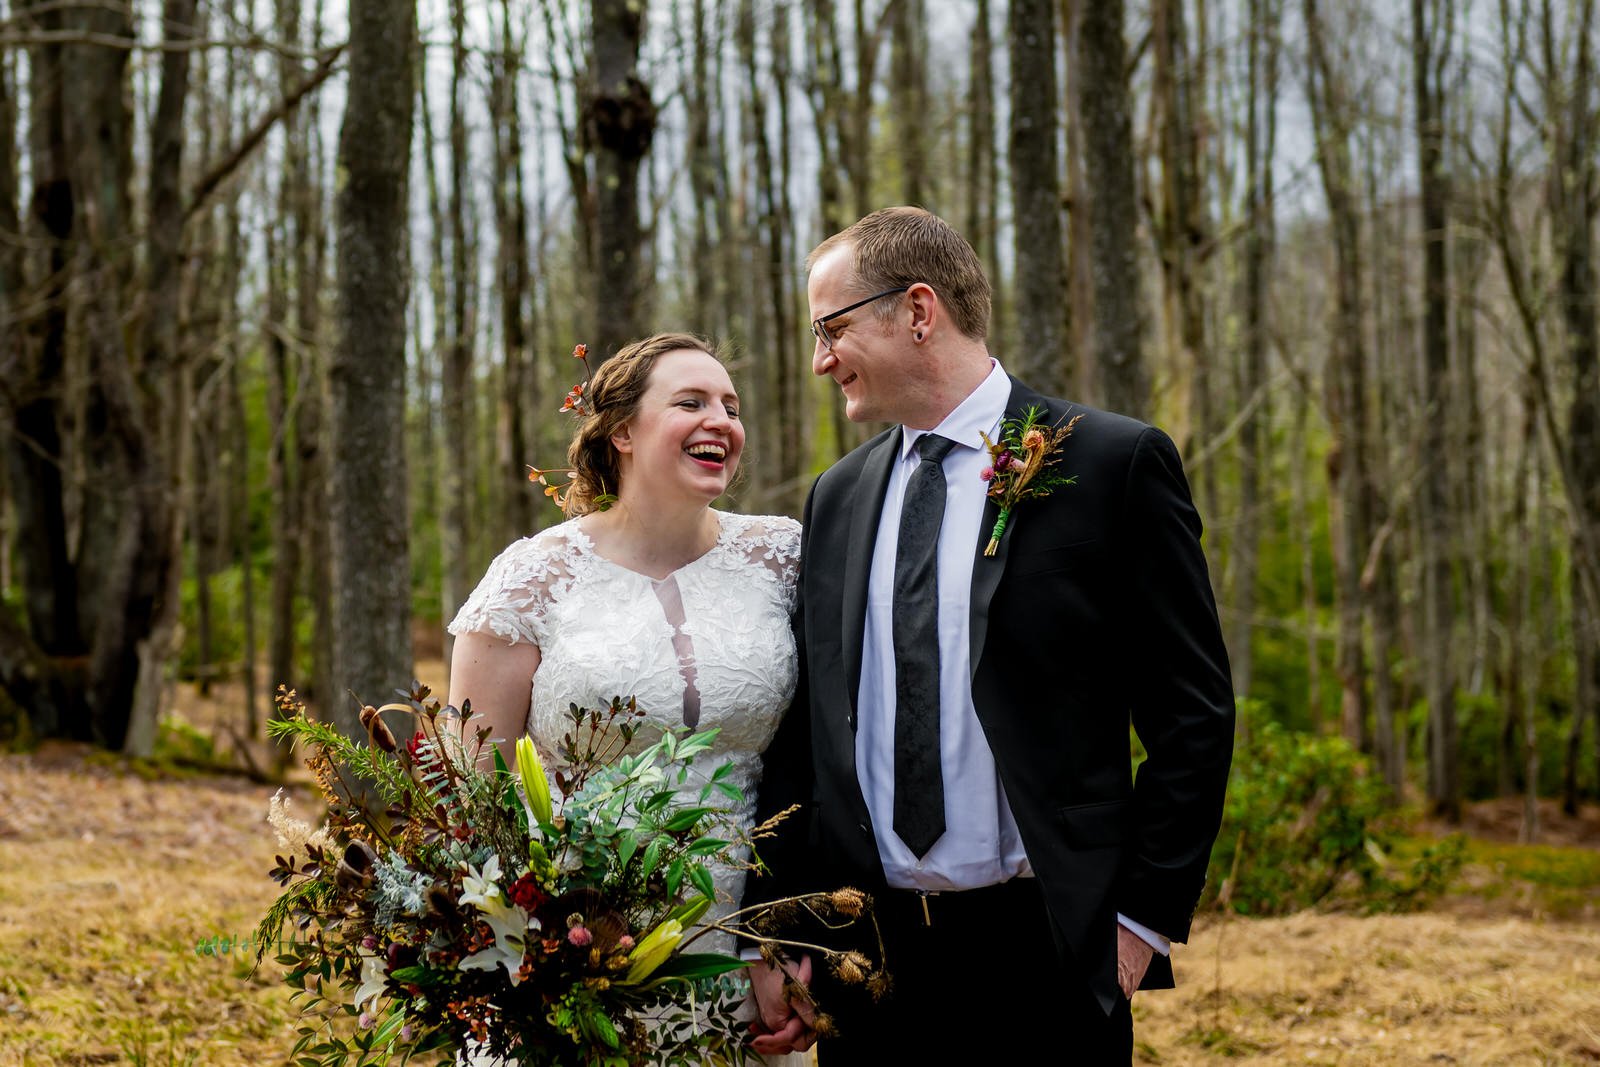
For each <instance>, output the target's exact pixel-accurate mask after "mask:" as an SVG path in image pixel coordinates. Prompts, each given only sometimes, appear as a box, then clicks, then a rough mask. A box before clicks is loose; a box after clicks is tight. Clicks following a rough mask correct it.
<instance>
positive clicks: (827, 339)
mask: <svg viewBox="0 0 1600 1067" xmlns="http://www.w3.org/2000/svg"><path fill="white" fill-rule="evenodd" d="M910 288H911V286H909V285H902V286H899V287H897V288H894V289H885V290H884V291H883V292H881V293H874V294H873V295H871V296H869V297H867V298H866V299H865V300H857V301H856V302H855V303H854V304H851V305H850V306H849V307H842V308H840V309H839V310H838V311H830V312H828V313H827V314H826V315H824V316H822V317H821V318H819V319H812V320H811V336H813V337H815V338H816V339H817V340H818V341H821V342H822V347H823V348H824V349H826V350H827V351H829V352H832V351H833V334H832V333H830V332H829V330H828V320H829V319H836V318H838V317H839V316H840V315H848V314H849V313H850V312H852V311H854V310H856V308H860V307H866V306H867V305H868V304H870V303H872V302H873V301H874V300H882V299H883V298H884V297H886V296H893V295H895V294H896V293H904V292H906V291H908V290H909V289H910Z"/></svg>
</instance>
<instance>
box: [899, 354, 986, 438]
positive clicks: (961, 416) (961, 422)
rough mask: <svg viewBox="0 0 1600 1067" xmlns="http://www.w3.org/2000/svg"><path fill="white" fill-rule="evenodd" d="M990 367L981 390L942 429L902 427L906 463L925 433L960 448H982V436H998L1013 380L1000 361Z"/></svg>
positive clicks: (936, 427) (972, 393)
mask: <svg viewBox="0 0 1600 1067" xmlns="http://www.w3.org/2000/svg"><path fill="white" fill-rule="evenodd" d="M989 363H990V364H991V366H990V367H989V376H988V377H987V378H985V379H984V380H983V381H981V382H979V383H978V387H977V388H976V389H974V390H973V391H972V392H970V393H968V394H967V398H966V399H965V400H963V401H962V402H961V403H959V404H957V405H956V408H955V410H954V411H952V412H950V414H948V415H946V416H945V417H944V421H943V422H941V423H939V425H937V426H935V427H934V428H933V429H932V430H913V429H911V428H910V427H909V426H902V427H900V458H901V459H902V460H907V459H910V458H911V454H912V452H913V451H915V449H916V447H917V439H918V438H920V437H921V436H922V435H923V434H925V433H936V434H938V435H939V436H940V437H944V438H948V439H949V440H951V441H954V442H955V443H956V446H957V447H958V448H982V447H983V438H982V437H981V436H979V435H980V434H989V436H991V437H993V436H994V433H993V431H994V428H995V425H996V424H997V423H998V422H999V421H1000V419H1001V417H1002V416H1003V415H1005V413H1006V404H1007V402H1009V401H1010V399H1011V379H1009V378H1007V377H1006V372H1005V368H1004V367H1002V366H1000V361H999V360H997V359H995V358H993V357H990V359H989Z"/></svg>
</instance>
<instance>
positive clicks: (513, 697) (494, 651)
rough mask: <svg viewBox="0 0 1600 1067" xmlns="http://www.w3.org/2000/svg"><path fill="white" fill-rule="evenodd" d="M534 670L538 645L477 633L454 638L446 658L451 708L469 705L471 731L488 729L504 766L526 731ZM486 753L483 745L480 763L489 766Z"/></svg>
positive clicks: (490, 758)
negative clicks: (467, 702) (470, 702)
mask: <svg viewBox="0 0 1600 1067" xmlns="http://www.w3.org/2000/svg"><path fill="white" fill-rule="evenodd" d="M538 669H539V646H538V645H536V644H534V643H533V642H531V641H518V642H516V643H515V644H512V643H511V642H509V641H504V640H502V639H500V638H498V637H495V636H494V635H493V634H486V633H481V632H475V633H464V634H460V635H458V636H457V637H456V642H455V650H454V651H453V652H452V653H451V655H450V705H451V707H456V708H459V707H460V706H461V705H462V702H463V701H467V700H470V701H472V719H471V722H470V723H469V724H468V725H469V730H471V732H472V733H476V729H477V728H479V727H484V726H487V727H488V728H489V736H490V738H492V739H494V740H495V741H496V742H498V743H499V745H500V754H501V755H502V756H504V757H505V761H506V766H508V767H515V766H516V765H517V764H516V756H515V754H514V753H513V751H512V748H513V746H514V745H515V744H516V743H517V738H519V737H521V736H522V735H523V734H524V733H526V732H527V729H528V706H529V701H530V700H531V698H532V692H533V674H534V672H535V671H537V670H538ZM489 751H490V750H489V748H488V747H487V746H485V748H484V751H483V762H485V763H486V764H488V765H490V766H492V765H493V759H494V757H493V756H491V755H490V754H489Z"/></svg>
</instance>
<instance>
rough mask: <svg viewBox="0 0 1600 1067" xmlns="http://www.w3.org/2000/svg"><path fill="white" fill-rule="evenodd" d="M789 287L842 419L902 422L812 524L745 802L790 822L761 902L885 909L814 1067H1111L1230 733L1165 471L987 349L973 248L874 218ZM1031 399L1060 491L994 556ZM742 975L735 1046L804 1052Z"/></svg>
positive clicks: (826, 498) (1157, 440)
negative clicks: (1042, 1066) (779, 704)
mask: <svg viewBox="0 0 1600 1067" xmlns="http://www.w3.org/2000/svg"><path fill="white" fill-rule="evenodd" d="M807 267H808V269H809V272H810V276H809V283H808V289H807V292H808V296H809V300H810V305H811V314H812V316H813V322H812V332H813V333H814V334H815V335H816V349H815V355H814V357H813V361H812V370H813V372H814V373H816V374H818V375H823V376H827V377H829V378H831V379H833V381H834V382H835V383H836V384H837V385H838V387H839V389H840V391H841V392H842V393H843V394H844V400H845V411H846V414H847V415H848V416H849V417H850V418H851V419H852V420H854V421H857V422H863V421H879V422H891V423H895V424H896V425H894V426H893V427H892V428H890V429H889V430H887V431H885V432H884V433H882V434H879V435H878V436H877V437H876V438H874V439H873V440H871V441H869V442H868V443H867V444H865V445H863V446H862V447H860V448H858V449H856V450H855V451H854V452H851V453H850V454H849V455H848V456H846V457H845V458H844V459H842V460H840V461H839V462H838V463H837V464H835V465H834V466H833V467H832V468H831V469H830V470H828V471H827V472H826V473H824V474H823V475H822V476H821V478H819V479H818V480H817V483H816V485H815V486H814V487H813V488H812V491H811V496H810V499H809V500H808V502H807V504H806V515H805V532H804V541H803V557H802V565H801V577H800V593H799V605H798V607H797V609H796V614H795V627H796V632H797V635H798V637H799V647H800V655H801V674H800V678H801V684H800V691H799V692H798V693H797V694H796V697H795V703H794V705H793V706H792V708H791V709H790V711H789V714H788V716H787V718H786V720H785V722H784V725H783V727H782V729H781V732H780V734H779V736H778V738H777V739H776V740H775V742H774V743H773V745H772V746H771V747H770V748H769V749H768V755H767V766H766V769H765V777H764V780H763V784H762V786H761V796H760V801H761V805H760V806H761V809H762V810H761V815H763V816H764V815H766V814H770V813H771V812H774V811H778V810H781V809H783V808H785V807H787V806H789V805H790V804H798V805H800V808H801V810H800V812H799V813H798V814H797V815H796V816H793V817H791V818H790V819H788V820H787V821H786V822H785V823H784V824H783V827H784V829H783V832H782V833H781V834H780V836H779V838H778V839H776V840H775V841H773V842H771V843H770V844H769V845H768V846H767V847H765V848H763V850H762V851H763V856H764V858H765V859H766V861H767V864H768V867H769V868H770V870H771V872H772V873H771V876H770V877H768V878H762V879H757V880H755V885H754V888H753V889H752V891H751V895H752V898H753V899H760V898H772V897H775V896H777V895H780V894H788V893H791V892H797V891H802V890H806V889H811V888H827V887H833V886H838V885H843V884H853V885H858V886H861V887H862V888H865V889H868V890H870V891H871V892H873V894H874V896H875V898H876V901H877V917H878V921H879V923H880V926H881V929H882V933H883V937H884V947H885V952H886V955H887V961H888V966H889V970H890V971H891V972H892V973H893V977H894V986H893V990H892V992H891V993H890V994H889V996H888V997H887V998H886V999H885V1000H884V1001H883V1002H882V1003H881V1004H879V1005H877V1006H876V1007H875V1008H874V1009H873V1010H871V1011H870V1012H863V1013H860V1017H859V1018H844V1019H842V1020H840V1021H839V1028H840V1030H841V1032H842V1036H841V1037H839V1038H837V1039H828V1040H824V1041H823V1042H822V1044H821V1045H820V1046H819V1056H820V1058H821V1063H822V1065H823V1067H832V1065H834V1064H853V1063H878V1062H900V1061H901V1060H911V1061H913V1062H915V1061H917V1060H922V1061H924V1062H932V1063H961V1062H966V1061H967V1060H969V1059H972V1058H973V1057H977V1056H981V1057H984V1059H985V1060H987V1061H989V1062H995V1063H1003V1062H1010V1061H1011V1060H1013V1059H1021V1060H1023V1061H1025V1062H1069V1063H1089V1064H1099V1063H1128V1062H1129V1060H1130V1059H1131V1055H1132V1040H1133V1039H1132V1023H1131V1018H1130V1014H1129V998H1130V997H1131V996H1132V995H1133V991H1134V990H1135V989H1137V988H1140V987H1144V988H1151V987H1161V986H1170V985H1171V983H1172V969H1171V966H1170V962H1169V960H1168V958H1167V952H1168V946H1169V944H1170V942H1172V941H1182V940H1184V939H1185V937H1186V936H1187V934H1188V930H1189V920H1190V916H1191V914H1192V912H1193V910H1194V907H1195V903H1196V901H1197V900H1198V898H1199V895H1200V891H1201V888H1202V885H1203V882H1204V879H1205V871H1206V862H1207V858H1208V856H1209V853H1210V850H1211V844H1212V841H1213V839H1214V838H1215V836H1216V833H1217V827H1218V824H1219V822H1220V819H1221V812H1222V797H1223V789H1224V786H1225V784H1226V782H1227V777H1228V765H1229V761H1230V759H1231V754H1232V742H1233V693H1232V689H1231V684H1230V681H1229V672H1228V661H1227V653H1226V651H1225V649H1224V648H1223V643H1222V636H1221V633H1220V630H1219V627H1218V624H1217V615H1216V607H1215V604H1214V603H1213V600H1212V595H1211V588H1210V584H1209V581H1208V579H1207V575H1206V562H1205V557H1204V555H1203V554H1202V552H1201V549H1200V519H1199V517H1198V515H1197V514H1196V513H1195V509H1194V506H1193V504H1192V503H1191V501H1190V497H1189V489H1188V484H1187V482H1186V481H1185V479H1184V475H1183V469H1182V465H1181V463H1180V461H1179V459H1178V454H1177V451H1176V450H1175V449H1174V447H1173V445H1172V442H1171V441H1170V440H1169V439H1168V438H1167V437H1166V436H1165V435H1164V434H1162V433H1161V432H1160V431H1159V430H1156V429H1154V428H1152V427H1149V426H1146V425H1144V424H1142V423H1139V422H1136V421H1134V420H1132V419H1128V418H1124V417H1122V416H1120V415H1114V414H1110V413H1108V412H1103V411H1096V410H1094V409H1092V408H1086V407H1083V406H1082V405H1078V404H1070V403H1068V402H1066V401H1063V400H1057V399H1054V398H1051V397H1045V396H1041V395H1040V394H1038V393H1035V392H1034V391H1033V390H1031V389H1029V388H1028V387H1027V386H1026V385H1024V384H1023V383H1022V382H1019V381H1017V380H1016V379H1014V378H1010V377H1009V376H1008V375H1007V374H1006V373H1005V372H1004V371H1003V370H1002V369H1001V367H1000V365H999V364H998V363H997V362H996V361H995V360H994V359H992V358H991V357H990V355H989V352H988V349H987V347H986V344H985V337H986V332H987V328H988V319H989V305H990V290H989V283H988V280H987V279H986V278H985V277H984V273H983V268H982V266H981V264H980V262H979V260H978V258H977V256H976V255H975V254H974V253H973V250H972V248H971V246H969V245H968V244H967V242H966V241H965V240H964V239H963V238H962V237H961V235H960V234H958V233H957V232H956V231H955V230H954V229H953V228H951V227H950V226H949V225H948V224H947V223H945V222H944V221H943V220H942V219H939V218H938V217H936V216H934V215H931V214H929V213H928V212H926V211H922V210H920V209H917V208H907V207H902V208H890V209H886V210H883V211H878V212H875V213H873V214H871V215H868V216H867V217H866V218H864V219H862V220H860V221H859V222H857V223H856V224H855V225H853V226H851V227H850V228H849V229H847V230H845V231H843V232H842V233H839V234H836V235H834V236H833V237H830V238H829V239H828V240H826V241H824V242H823V243H822V244H821V245H819V246H818V247H817V248H816V249H815V250H814V251H813V252H812V253H811V255H810V257H809V258H808V260H807ZM1030 407H1037V408H1040V409H1042V410H1043V412H1044V413H1045V421H1046V422H1047V423H1048V424H1049V426H1056V425H1061V426H1066V425H1067V424H1068V421H1069V420H1072V419H1076V420H1077V421H1076V422H1075V423H1073V424H1072V430H1071V434H1070V436H1068V437H1067V438H1065V440H1064V441H1063V442H1062V444H1061V446H1060V450H1059V457H1060V459H1059V463H1058V465H1057V468H1056V469H1057V470H1059V471H1060V472H1061V473H1062V474H1064V475H1070V476H1071V477H1072V478H1073V479H1074V480H1073V481H1072V483H1071V484H1067V485H1061V486H1059V487H1057V488H1055V489H1054V490H1053V491H1051V492H1050V493H1049V494H1048V495H1046V496H1044V497H1043V498H1040V499H1031V500H1026V501H1023V502H1022V503H1020V504H1019V505H1018V506H1017V507H1016V508H1015V509H1014V511H1013V512H1012V514H1011V515H1010V517H1009V522H1008V523H1007V525H1006V526H1005V528H1004V530H1003V532H1002V533H1001V534H1000V536H999V539H998V544H997V546H996V549H995V551H994V554H993V555H992V556H991V555H986V554H985V552H984V549H985V546H986V545H987V544H988V543H989V541H990V538H991V534H992V533H993V531H994V528H995V523H996V519H997V517H998V512H999V507H998V504H997V502H996V501H995V500H993V499H991V498H989V497H988V495H987V493H988V490H989V488H990V485H991V483H990V482H989V481H988V480H986V479H987V478H989V477H992V476H993V475H992V472H988V471H986V468H990V467H991V462H992V461H991V458H990V455H989V452H988V450H987V449H986V448H985V447H984V441H983V437H982V435H983V434H987V435H988V436H989V438H990V439H991V440H996V439H998V438H997V434H998V433H999V432H1000V431H1001V429H1002V420H1003V419H1013V418H1018V417H1020V416H1021V415H1022V414H1023V413H1024V412H1025V411H1026V410H1027V409H1028V408H1030ZM1130 722H1131V724H1132V726H1133V729H1134V731H1135V732H1136V733H1137V734H1138V737H1139V740H1140V741H1141V742H1142V743H1143V746H1144V748H1145V750H1146V752H1147V753H1148V757H1147V759H1146V760H1145V761H1144V762H1143V763H1142V765H1140V767H1139V769H1138V771H1137V774H1136V775H1135V773H1134V772H1133V771H1132V769H1131V760H1130V755H1129V752H1130V744H1129V734H1128V727H1129V724H1130ZM815 966H816V968H817V969H818V972H819V973H818V974H817V976H816V977H817V978H818V980H819V981H820V980H822V977H823V976H822V975H821V973H820V971H821V969H822V964H821V962H820V961H816V962H815ZM812 967H813V961H811V960H809V959H802V960H801V961H799V963H798V965H797V966H795V967H793V968H792V970H793V971H798V972H799V975H800V977H801V978H802V979H808V978H810V977H811V976H812ZM756 971H757V973H756V974H755V976H754V982H755V986H756V995H757V1000H758V1002H759V1004H760V1008H761V1018H760V1019H759V1020H758V1022H757V1024H756V1030H757V1031H758V1034H760V1036H758V1037H757V1038H756V1041H755V1047H756V1048H757V1049H758V1050H759V1051H763V1052H782V1051H788V1050H790V1049H794V1050H803V1049H805V1048H807V1047H809V1045H810V1044H811V1043H812V1041H813V1040H815V1038H816V1036H817V1034H816V1031H815V1030H814V1029H813V1027H812V1023H813V1022H814V1021H815V1020H814V1019H813V1017H812V1015H811V1013H810V1011H809V1010H806V1009H801V1010H796V1009H795V1008H794V1006H793V1005H792V1004H791V1003H789V1002H788V1001H786V1000H785V998H784V997H783V996H782V991H781V984H782V976H781V975H779V974H777V973H775V972H773V971H772V970H771V969H769V968H766V967H765V966H764V965H757V968H756ZM822 999H823V1001H824V1002H823V1003H822V1005H821V1006H822V1009H823V1010H829V1005H828V1003H827V1002H826V998H822Z"/></svg>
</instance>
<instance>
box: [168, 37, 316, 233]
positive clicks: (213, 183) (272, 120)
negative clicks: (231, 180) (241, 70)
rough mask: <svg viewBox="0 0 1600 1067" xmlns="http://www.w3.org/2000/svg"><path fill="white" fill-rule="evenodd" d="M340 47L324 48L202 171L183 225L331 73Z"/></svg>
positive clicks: (184, 215) (184, 214) (191, 194)
mask: <svg viewBox="0 0 1600 1067" xmlns="http://www.w3.org/2000/svg"><path fill="white" fill-rule="evenodd" d="M344 49H345V46H344V45H342V44H339V45H334V46H333V47H332V48H329V49H327V50H326V51H324V52H323V53H322V57H321V60H320V61H319V62H318V63H317V66H316V69H315V70H313V71H312V72H311V73H310V74H309V75H307V76H306V79H305V81H303V82H301V83H300V84H299V85H297V86H296V87H295V89H294V91H293V92H291V93H290V94H289V95H288V96H286V97H284V98H283V99H282V100H281V101H279V103H278V106H277V107H275V108H273V109H272V110H271V111H269V112H267V113H266V114H265V115H263V116H262V117H261V119H260V120H259V121H258V122H257V123H256V125H255V127H254V128H252V129H251V130H250V131H248V132H247V133H246V134H245V135H244V136H243V137H242V138H240V140H239V143H238V144H236V145H235V146H234V147H233V148H232V149H231V150H230V151H229V152H228V153H227V154H226V155H225V156H223V157H222V159H221V160H219V161H218V162H217V163H216V164H214V165H213V166H211V167H209V168H207V170H206V172H205V174H204V175H203V176H202V177H201V178H200V180H199V181H198V182H196V183H195V185H194V189H193V191H192V192H191V193H190V194H189V206H188V208H187V209H185V211H184V213H183V221H184V223H185V224H187V223H188V221H189V220H190V219H191V218H193V217H194V216H195V215H196V214H197V213H199V211H200V210H201V209H202V208H204V207H205V206H206V202H207V201H208V200H210V199H211V196H212V194H214V193H215V192H216V191H217V188H218V187H219V186H221V185H222V183H223V182H224V181H226V180H227V179H228V176H229V175H231V174H232V173H233V172H234V171H235V170H237V169H238V168H239V165H240V164H241V163H243V162H244V161H245V159H246V157H248V156H249V155H250V153H251V152H253V151H255V149H256V146H258V145H259V144H261V142H262V141H264V140H266V136H267V134H268V132H270V131H271V129H272V127H273V126H274V125H275V124H276V123H278V122H280V121H281V120H282V119H283V118H285V117H286V116H287V115H289V114H290V113H291V112H293V111H294V109H295V108H296V107H297V106H298V105H299V103H300V101H301V100H303V99H304V98H305V97H306V96H307V94H309V93H310V92H311V91H312V90H313V89H315V88H316V87H317V86H319V85H321V84H322V83H323V82H325V81H327V80H328V78H329V77H330V76H331V75H332V74H333V72H334V69H335V66H336V64H337V63H338V60H339V57H340V56H341V55H342V54H343V53H344Z"/></svg>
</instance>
